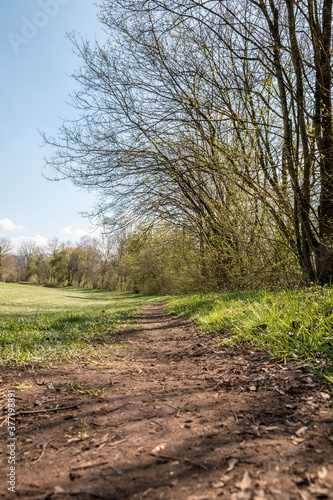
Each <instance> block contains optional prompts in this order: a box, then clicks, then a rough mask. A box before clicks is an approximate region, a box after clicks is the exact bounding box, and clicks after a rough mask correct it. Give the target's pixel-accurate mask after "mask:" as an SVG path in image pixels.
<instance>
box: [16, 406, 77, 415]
mask: <svg viewBox="0 0 333 500" xmlns="http://www.w3.org/2000/svg"><path fill="white" fill-rule="evenodd" d="M74 408H79V405H73V406H63V407H61V408H47V409H45V410H28V411H19V412H17V415H30V414H33V413H50V412H51V411H65V410H73V409H74Z"/></svg>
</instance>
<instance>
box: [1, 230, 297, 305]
mask: <svg viewBox="0 0 333 500" xmlns="http://www.w3.org/2000/svg"><path fill="white" fill-rule="evenodd" d="M266 250H267V254H268V255H269V256H270V257H271V261H270V262H269V265H268V255H261V256H256V255H255V253H251V255H247V254H244V255H243V259H244V264H242V262H241V261H239V262H238V263H237V265H234V266H233V265H232V263H231V262H230V265H229V266H228V267H227V268H226V269H224V271H223V279H224V280H225V282H226V283H228V286H225V288H226V289H228V288H230V285H231V284H232V287H233V288H237V289H244V288H261V287H267V286H268V287H270V288H277V287H281V286H284V285H286V284H287V285H289V286H293V285H295V284H297V282H298V281H299V273H298V270H297V263H296V262H295V261H294V260H293V259H292V258H291V257H290V255H289V254H288V252H286V250H285V248H284V247H283V246H281V248H278V247H277V246H276V244H275V243H274V250H273V249H272V248H270V247H269V246H267V249H266ZM218 257H219V255H217V254H216V252H215V251H212V252H211V253H208V252H207V250H205V251H203V249H202V248H201V240H200V239H199V238H196V237H195V235H194V234H192V233H191V232H188V231H186V229H185V228H182V229H180V228H175V227H173V226H172V225H171V224H169V223H168V224H166V223H163V224H162V223H161V224H146V223H145V224H139V225H137V226H135V227H134V228H132V229H131V230H129V229H127V231H123V232H122V233H120V234H118V235H115V236H112V237H111V236H103V237H102V238H101V239H93V238H90V237H87V236H86V237H84V238H82V239H81V240H80V241H79V242H78V243H76V244H73V243H69V242H67V243H61V242H59V241H58V240H56V239H55V240H52V241H50V242H49V244H48V245H47V246H43V247H39V246H38V245H36V244H35V242H33V241H32V240H30V241H29V240H27V241H26V242H24V243H22V244H21V246H20V247H19V248H18V249H17V250H15V251H14V250H13V247H12V245H11V244H10V240H8V239H6V238H0V281H3V282H18V281H20V282H30V283H37V284H40V285H46V286H60V287H62V286H77V287H82V288H91V289H108V290H113V291H127V292H135V293H141V294H148V295H153V294H174V293H191V292H207V291H212V290H219V289H221V276H220V275H219V270H220V265H219V262H218ZM250 259H251V266H249V260H250ZM264 265H265V269H263V266H264ZM247 269H250V272H247Z"/></svg>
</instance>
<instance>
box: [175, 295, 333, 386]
mask: <svg viewBox="0 0 333 500" xmlns="http://www.w3.org/2000/svg"><path fill="white" fill-rule="evenodd" d="M167 301H168V305H167V309H168V311H169V312H170V313H172V314H174V315H177V316H189V317H191V318H192V319H193V320H194V321H195V322H196V323H197V324H199V325H200V326H201V327H202V329H203V330H204V331H211V332H217V333H218V335H219V336H220V341H221V343H223V344H239V343H244V342H245V343H247V344H248V345H252V346H255V347H259V348H262V349H265V350H266V351H269V352H270V353H271V354H272V355H273V357H274V358H276V359H278V360H282V361H287V360H288V359H293V360H301V361H302V362H306V363H308V364H309V365H311V366H313V367H315V369H316V370H317V371H318V372H320V373H321V374H322V375H323V376H324V377H325V378H326V380H328V381H330V382H332V383H333V290H332V289H331V288H322V287H312V288H304V289H303V290H297V291H278V292H265V291H262V292H238V293H219V294H208V295H190V296H182V297H169V298H168V299H167Z"/></svg>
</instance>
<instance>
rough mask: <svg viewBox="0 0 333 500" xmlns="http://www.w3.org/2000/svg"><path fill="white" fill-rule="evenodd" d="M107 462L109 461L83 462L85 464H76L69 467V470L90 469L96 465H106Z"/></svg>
mask: <svg viewBox="0 0 333 500" xmlns="http://www.w3.org/2000/svg"><path fill="white" fill-rule="evenodd" d="M108 463H109V462H97V463H95V464H92V463H85V464H82V465H78V466H76V467H71V470H73V471H75V470H80V469H91V468H92V467H97V466H98V465H106V464H108Z"/></svg>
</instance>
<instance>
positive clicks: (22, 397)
mask: <svg viewBox="0 0 333 500" xmlns="http://www.w3.org/2000/svg"><path fill="white" fill-rule="evenodd" d="M140 321H141V326H140V325H138V327H137V328H135V329H133V330H132V331H129V332H127V336H126V339H125V340H121V341H120V342H119V344H118V347H117V348H116V349H114V348H110V358H109V359H108V360H107V361H106V362H104V360H103V361H101V360H99V359H98V358H97V357H96V359H95V363H94V364H93V363H92V361H93V360H92V359H91V357H89V358H87V359H84V358H83V359H82V360H81V361H82V362H81V363H79V364H72V365H56V366H54V367H53V369H45V368H37V367H32V368H31V369H30V370H28V371H27V369H26V370H22V369H21V370H19V369H15V370H9V369H5V368H2V369H1V378H2V383H1V385H2V387H1V388H2V390H6V389H7V388H8V387H10V386H11V385H13V379H12V377H13V378H14V379H15V380H16V382H19V384H20V385H23V384H25V385H31V387H30V388H27V389H24V390H20V391H19V390H16V396H17V400H16V411H17V412H18V417H17V424H16V426H17V429H16V437H17V441H16V459H17V462H16V473H17V474H16V476H17V480H16V495H15V494H14V493H10V492H8V491H7V487H8V485H6V481H7V476H6V474H8V472H9V471H8V467H9V466H8V464H7V460H8V448H7V446H6V443H7V441H6V439H7V437H8V430H7V417H6V415H7V409H6V408H7V407H6V406H5V407H3V408H2V409H1V415H2V416H1V419H0V426H1V427H0V431H2V435H3V436H4V439H3V440H2V443H3V444H4V446H3V447H2V450H1V456H0V458H1V467H0V477H1V478H2V479H1V495H0V498H13V497H15V498H16V497H18V498H29V499H50V500H58V499H62V500H67V499H73V498H79V499H83V500H85V499H99V498H104V499H123V498H137V499H143V500H145V499H147V500H149V499H159V498H161V499H162V498H163V499H174V500H178V499H187V500H204V499H214V498H222V499H231V500H245V499H246V500H248V499H256V500H264V499H278V500H283V499H295V500H298V499H301V500H307V499H317V498H318V499H325V498H327V499H330V498H332V499H333V425H332V424H333V408H332V394H331V393H330V392H329V386H325V385H323V384H321V383H320V382H319V381H318V380H316V379H315V378H314V377H313V376H311V374H310V373H309V371H308V369H307V368H306V367H305V366H302V365H300V364H296V363H290V364H289V365H287V366H284V365H282V364H279V363H277V362H275V361H272V360H271V359H270V358H269V356H268V355H267V354H265V353H262V352H258V351H256V352H255V351H251V350H249V349H246V348H236V347H221V346H219V345H218V344H217V341H216V339H215V337H214V336H213V335H207V334H203V333H201V332H200V330H199V328H198V327H196V326H194V325H193V324H192V323H190V322H187V321H183V320H179V319H173V318H170V316H168V315H167V314H166V313H164V311H163V305H162V304H156V305H154V306H152V307H150V308H149V309H147V310H146V311H144V312H143V313H142V314H141V315H140ZM125 346H127V348H126V347H125ZM110 381H111V383H110ZM111 384H112V385H111ZM104 388H105V389H104ZM87 391H89V392H87ZM101 395H102V396H103V397H102V398H101V397H98V396H101ZM67 407H72V408H68V409H66V408H67ZM73 407H75V408H73ZM56 408H58V409H59V411H51V410H54V409H56ZM24 412H36V413H24ZM84 422H85V424H84ZM73 439H74V440H73Z"/></svg>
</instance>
